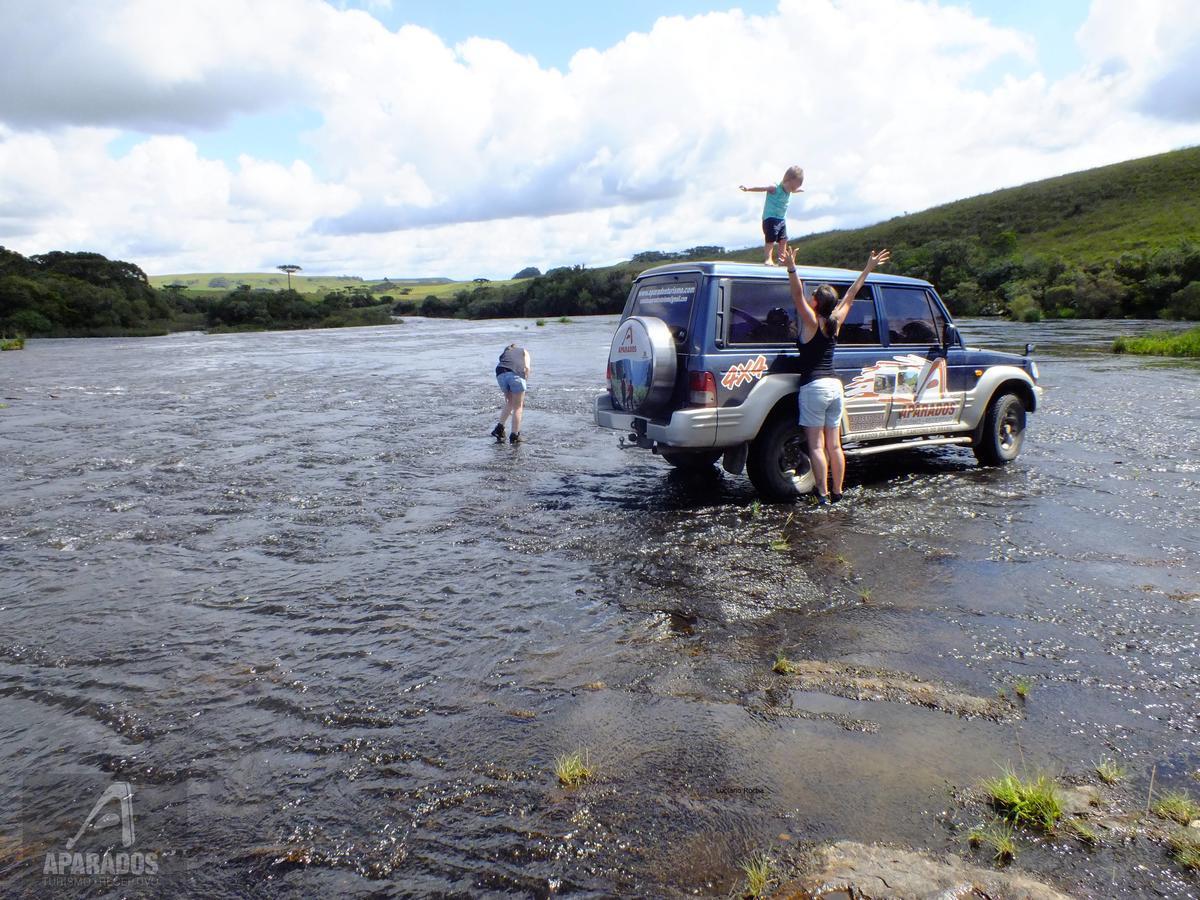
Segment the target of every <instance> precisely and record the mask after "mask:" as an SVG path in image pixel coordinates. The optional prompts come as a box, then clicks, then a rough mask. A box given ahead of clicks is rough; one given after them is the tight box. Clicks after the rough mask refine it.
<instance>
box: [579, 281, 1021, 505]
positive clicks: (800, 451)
mask: <svg viewBox="0 0 1200 900" xmlns="http://www.w3.org/2000/svg"><path fill="white" fill-rule="evenodd" d="M797 271H798V274H799V276H800V279H801V281H802V282H803V283H804V289H805V293H811V291H812V290H813V288H814V287H816V286H817V285H820V284H830V285H833V287H834V288H835V289H837V291H838V293H839V295H840V294H843V293H844V292H845V291H846V290H847V289H848V288H849V287H850V285H851V284H852V283H853V281H854V279H855V278H856V277H857V275H858V273H857V272H851V271H847V270H845V269H827V268H816V267H804V266H797ZM797 328H798V323H797V317H796V309H795V306H794V305H793V303H792V298H791V291H790V288H789V286H788V279H787V275H786V273H785V272H784V270H783V269H782V268H776V267H772V266H764V265H747V264H742V263H717V262H699V263H676V264H673V265H666V266H658V267H656V268H653V269H649V270H647V271H645V272H643V273H642V274H641V275H640V276H638V278H637V279H636V280H635V281H634V284H633V289H632V290H631V291H630V294H629V299H628V300H627V301H626V303H625V310H624V312H623V313H622V316H621V322H620V324H619V325H618V326H617V330H616V334H615V335H614V336H613V341H612V346H611V348H610V351H609V360H608V376H607V378H608V390H607V392H606V393H604V394H601V395H600V396H598V397H597V398H596V402H595V420H596V424H597V425H599V426H601V427H603V428H611V429H613V430H615V431H618V432H620V433H621V434H622V441H623V442H624V441H628V442H629V443H630V444H632V445H634V446H637V447H641V448H645V449H648V450H651V451H653V452H654V453H657V454H659V455H660V456H662V458H663V459H665V460H666V461H667V462H669V463H670V464H672V465H674V466H677V467H679V468H697V469H698V468H707V467H711V466H713V465H715V464H716V462H717V461H718V460H722V461H723V466H724V468H725V469H726V470H727V471H729V472H733V473H735V474H740V473H741V472H743V471H745V472H746V473H747V474H748V475H749V476H750V480H751V481H752V482H753V483H754V486H755V488H756V489H757V490H758V492H759V494H760V495H761V496H762V497H763V498H764V499H768V500H776V501H785V500H790V499H794V498H795V497H797V496H799V495H801V494H804V493H807V492H808V491H810V490H812V486H813V477H812V473H811V470H810V467H809V462H808V454H807V447H806V445H805V440H804V432H803V430H802V429H801V428H800V426H799V424H798V413H797V394H798V392H799V375H798V374H797V373H798V368H797V361H798V355H799V354H798V351H797V348H796V335H797ZM1030 352H1031V348H1029V347H1027V348H1026V353H1025V355H1024V356H1017V355H1015V354H1011V353H1001V352H997V351H992V350H978V349H973V348H969V347H966V346H965V345H964V344H963V341H962V338H961V337H960V336H959V333H958V329H957V328H955V326H954V323H953V322H952V321H951V319H950V316H949V314H948V313H947V312H946V308H945V306H943V305H942V301H941V299H940V298H939V297H938V295H937V292H936V291H935V290H934V289H933V286H932V285H931V284H930V283H929V282H927V281H921V280H919V279H915V278H905V277H902V276H897V275H886V274H878V273H875V274H872V275H870V276H868V278H867V281H866V284H865V285H864V286H863V288H862V289H861V290H860V291H859V294H858V297H857V298H856V299H855V301H854V303H853V304H852V305H851V308H850V312H849V314H848V315H847V317H846V321H845V322H844V324H843V325H842V329H841V332H840V334H839V337H838V345H837V349H836V350H835V354H834V368H835V370H836V371H837V374H838V376H839V377H840V378H841V379H842V382H843V384H844V386H845V393H846V406H845V409H846V415H845V416H843V419H842V426H841V427H842V443H843V446H844V447H845V452H846V456H847V457H855V456H867V455H870V454H873V453H883V452H886V451H889V450H898V449H907V448H913V447H929V446H937V445H942V444H963V445H969V446H970V447H971V448H972V449H973V450H974V452H975V456H976V457H977V458H978V459H979V461H980V462H981V463H983V464H985V465H1004V464H1005V463H1008V462H1010V461H1012V460H1013V459H1015V458H1016V457H1017V454H1018V453H1020V451H1021V442H1022V440H1023V438H1024V434H1025V421H1026V414H1027V413H1030V412H1033V411H1034V410H1036V409H1037V406H1038V402H1039V400H1040V398H1041V393H1042V391H1041V388H1040V387H1038V384H1037V381H1038V369H1037V363H1035V362H1034V361H1033V359H1032V358H1031V357H1030Z"/></svg>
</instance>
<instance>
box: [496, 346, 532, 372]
mask: <svg viewBox="0 0 1200 900" xmlns="http://www.w3.org/2000/svg"><path fill="white" fill-rule="evenodd" d="M500 367H501V368H503V369H511V370H512V371H513V372H516V373H517V374H518V375H520V376H521V377H522V378H528V377H529V371H528V370H527V369H526V368H525V348H524V347H518V346H517V345H516V344H510V345H509V346H507V347H505V348H504V352H503V353H501V354H500Z"/></svg>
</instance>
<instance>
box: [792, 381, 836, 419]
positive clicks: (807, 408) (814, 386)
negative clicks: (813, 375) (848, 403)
mask: <svg viewBox="0 0 1200 900" xmlns="http://www.w3.org/2000/svg"><path fill="white" fill-rule="evenodd" d="M843 405H844V401H843V395H842V381H841V379H840V378H818V379H817V380H816V381H810V382H809V383H808V384H806V385H803V386H802V387H801V388H800V425H801V427H803V428H836V427H837V426H838V425H840V424H841V423H842V407H843Z"/></svg>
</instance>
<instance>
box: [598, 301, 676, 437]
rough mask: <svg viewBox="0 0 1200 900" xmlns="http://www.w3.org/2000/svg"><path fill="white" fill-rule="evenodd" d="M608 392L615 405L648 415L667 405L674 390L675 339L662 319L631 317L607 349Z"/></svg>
mask: <svg viewBox="0 0 1200 900" xmlns="http://www.w3.org/2000/svg"><path fill="white" fill-rule="evenodd" d="M608 363H609V370H610V374H609V378H608V392H609V394H611V395H612V402H613V407H614V408H616V409H619V410H622V411H623V412H627V413H641V414H647V413H651V412H654V411H655V409H657V408H660V407H662V406H664V405H665V404H666V403H667V402H668V401H669V400H670V399H671V394H672V393H673V392H674V390H675V338H674V337H672V335H671V329H670V327H669V326H668V325H667V323H666V322H664V321H663V320H662V319H656V318H654V317H653V316H630V317H629V318H628V319H626V320H625V321H624V322H622V323H621V324H620V325H619V326H617V333H616V334H615V335H613V340H612V346H611V347H610V348H609V351H608Z"/></svg>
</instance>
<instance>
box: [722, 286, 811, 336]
mask: <svg viewBox="0 0 1200 900" xmlns="http://www.w3.org/2000/svg"><path fill="white" fill-rule="evenodd" d="M729 312H730V317H729V343H731V344H794V343H795V342H796V333H797V328H796V307H795V305H794V304H793V303H792V292H791V288H789V287H788V284H787V282H786V281H782V282H781V281H775V280H771V281H767V280H765V279H755V280H750V279H747V280H744V281H734V282H733V284H732V296H731V298H730V302H729Z"/></svg>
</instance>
